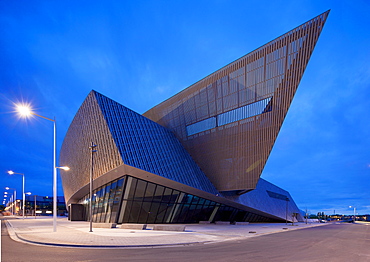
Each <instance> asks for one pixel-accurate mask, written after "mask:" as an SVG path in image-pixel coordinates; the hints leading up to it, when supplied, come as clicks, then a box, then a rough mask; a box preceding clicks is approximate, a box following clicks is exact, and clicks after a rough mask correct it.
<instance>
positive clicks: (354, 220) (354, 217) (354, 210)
mask: <svg viewBox="0 0 370 262" xmlns="http://www.w3.org/2000/svg"><path fill="white" fill-rule="evenodd" d="M349 208H353V223H355V222H356V207H354V206H349Z"/></svg>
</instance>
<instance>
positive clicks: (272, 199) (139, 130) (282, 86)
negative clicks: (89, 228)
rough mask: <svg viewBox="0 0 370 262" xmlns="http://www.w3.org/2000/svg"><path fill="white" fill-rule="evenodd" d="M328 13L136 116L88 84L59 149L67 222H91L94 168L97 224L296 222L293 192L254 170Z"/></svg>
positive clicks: (277, 127)
mask: <svg viewBox="0 0 370 262" xmlns="http://www.w3.org/2000/svg"><path fill="white" fill-rule="evenodd" d="M328 14H329V11H327V12H325V13H323V14H321V15H319V16H317V17H315V18H313V19H312V20H310V21H308V22H306V23H304V24H302V25H300V26H299V27H297V28H295V29H293V30H291V31H289V32H288V33H286V34H284V35H282V36H280V37H278V38H276V39H275V40H273V41H271V42H269V43H267V44H265V45H264V46H262V47H260V48H258V49H256V50H254V51H252V52H250V53H249V54H247V55H245V56H243V57H241V58H240V59H238V60H236V61H234V62H232V63H230V64H228V65H226V66H225V67H223V68H221V69H220V70H218V71H216V72H214V73H212V74H210V75H209V76H207V77H205V78H203V79H202V80H200V81H199V82H197V83H195V84H193V85H191V86H190V87H188V88H186V89H185V90H183V91H181V92H180V93H178V94H176V95H174V96H173V97H171V98H169V99H167V100H166V101H164V102H162V103H160V104H159V105H157V106H155V107H153V108H152V109H150V110H149V111H147V112H145V113H144V114H143V115H140V114H138V113H136V112H134V111H132V110H130V109H128V108H126V107H125V106H123V105H121V104H119V103H117V102H115V101H113V100H111V99H109V98H107V97H105V96H104V95H102V94H100V93H98V92H96V91H91V92H90V94H89V95H88V96H87V98H86V100H85V101H84V102H83V104H82V105H81V107H80V109H79V110H78V112H77V114H76V116H75V117H74V119H73V121H72V123H71V125H70V127H69V129H68V132H67V134H66V137H65V139H64V142H63V145H62V149H61V153H60V165H62V166H64V165H66V166H69V167H70V168H71V170H70V171H68V172H63V171H62V181H63V188H64V195H65V198H66V203H67V205H68V206H69V211H70V215H71V219H72V220H80V219H82V220H84V219H85V220H87V219H89V212H88V210H89V209H88V206H89V201H90V195H89V186H90V182H89V181H90V180H89V179H90V172H91V174H92V177H93V183H92V186H93V195H92V200H91V201H92V202H91V203H92V208H93V221H94V222H112V223H195V222H199V221H210V222H213V221H230V222H233V221H250V222H257V221H258V222H263V221H266V222H267V221H269V222H274V221H276V222H279V221H285V220H286V219H288V220H289V221H291V220H292V216H293V213H298V220H302V216H301V215H300V212H299V210H298V208H297V206H296V204H295V203H294V201H293V199H292V197H291V196H290V194H289V193H288V192H287V191H285V190H283V189H281V188H279V187H277V186H275V185H273V184H271V183H269V182H267V181H266V180H263V179H261V178H260V176H261V173H262V170H263V168H264V166H265V164H266V161H267V159H268V156H269V154H270V152H271V150H272V147H273V145H274V142H275V140H276V137H277V135H278V133H279V130H280V127H281V125H282V123H283V121H284V118H285V115H286V114H287V111H288V108H289V106H290V104H291V102H292V99H293V96H294V94H295V92H296V90H297V87H298V85H299V82H300V80H301V78H302V76H303V73H304V70H305V68H306V66H307V63H308V61H309V59H310V56H311V54H312V52H313V49H314V47H315V44H316V42H317V40H318V38H319V35H320V33H321V30H322V28H323V26H324V24H325V21H326V18H327V16H328ZM92 142H93V143H95V144H96V145H97V147H96V149H97V152H96V153H91V150H90V148H89V146H90V145H91V143H92ZM92 154H93V165H92V160H91V158H92ZM287 163H288V160H287ZM92 167H93V170H92Z"/></svg>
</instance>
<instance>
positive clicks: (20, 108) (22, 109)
mask: <svg viewBox="0 0 370 262" xmlns="http://www.w3.org/2000/svg"><path fill="white" fill-rule="evenodd" d="M17 112H18V113H19V114H20V115H21V116H24V117H27V116H30V115H31V114H32V111H31V108H30V107H29V106H27V105H17Z"/></svg>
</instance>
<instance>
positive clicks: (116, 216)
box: [79, 175, 275, 224]
mask: <svg viewBox="0 0 370 262" xmlns="http://www.w3.org/2000/svg"><path fill="white" fill-rule="evenodd" d="M89 201H90V196H89V195H86V196H85V197H84V198H82V199H81V200H80V201H79V204H81V205H83V206H84V217H83V219H84V220H89ZM92 214H93V215H92V220H93V222H97V223H118V224H121V223H146V224H163V223H198V222H199V221H210V222H214V221H231V222H233V221H238V222H242V221H248V222H275V220H273V219H271V218H268V217H264V216H261V215H258V214H254V213H251V212H248V211H245V210H241V209H238V208H235V207H231V206H227V205H225V204H222V203H218V202H216V201H212V200H208V199H205V198H201V197H198V196H195V195H192V194H189V193H186V192H181V191H178V190H175V189H172V188H169V187H165V186H162V185H159V184H155V183H152V182H148V181H144V180H142V179H138V178H135V177H132V176H128V175H126V176H123V177H121V178H119V179H116V180H114V181H112V182H110V183H108V184H105V185H103V186H102V187H99V188H97V189H96V190H94V191H93V198H92Z"/></svg>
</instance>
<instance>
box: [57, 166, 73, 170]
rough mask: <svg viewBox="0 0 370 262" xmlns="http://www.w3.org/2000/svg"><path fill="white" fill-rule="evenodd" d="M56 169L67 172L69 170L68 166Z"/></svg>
mask: <svg viewBox="0 0 370 262" xmlns="http://www.w3.org/2000/svg"><path fill="white" fill-rule="evenodd" d="M57 168H59V169H62V170H65V171H68V170H69V169H70V168H69V167H68V166H59V167H57Z"/></svg>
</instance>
